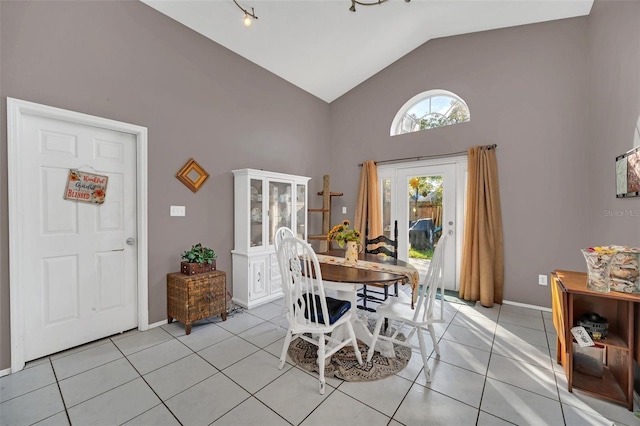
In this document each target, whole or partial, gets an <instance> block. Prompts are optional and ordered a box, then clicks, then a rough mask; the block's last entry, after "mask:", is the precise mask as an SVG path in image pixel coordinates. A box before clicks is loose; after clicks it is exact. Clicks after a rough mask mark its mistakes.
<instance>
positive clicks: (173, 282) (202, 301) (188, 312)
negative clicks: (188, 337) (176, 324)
mask: <svg viewBox="0 0 640 426" xmlns="http://www.w3.org/2000/svg"><path fill="white" fill-rule="evenodd" d="M226 300H227V299H226V274H225V273H224V272H222V271H213V272H209V273H206V274H198V275H194V276H189V277H187V276H186V275H184V274H179V273H171V274H168V275H167V314H168V315H167V316H168V322H169V323H171V322H172V321H173V320H174V319H176V320H178V321H180V322H182V323H183V324H184V325H185V330H186V333H187V334H189V333H190V332H191V324H192V323H193V322H195V321H198V320H201V319H204V318H209V317H212V316H216V315H221V316H222V319H223V320H226V319H227V307H226Z"/></svg>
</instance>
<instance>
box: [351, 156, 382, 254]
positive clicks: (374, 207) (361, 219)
mask: <svg viewBox="0 0 640 426" xmlns="http://www.w3.org/2000/svg"><path fill="white" fill-rule="evenodd" d="M367 221H369V235H370V236H374V237H377V236H378V235H382V215H381V213H380V189H379V185H378V167H377V166H376V163H374V162H373V161H365V162H364V163H362V170H361V171H360V187H359V188H358V201H357V204H356V215H355V223H354V224H353V226H354V227H355V228H356V229H357V230H358V231H360V235H361V236H362V243H363V244H364V237H365V228H366V224H367Z"/></svg>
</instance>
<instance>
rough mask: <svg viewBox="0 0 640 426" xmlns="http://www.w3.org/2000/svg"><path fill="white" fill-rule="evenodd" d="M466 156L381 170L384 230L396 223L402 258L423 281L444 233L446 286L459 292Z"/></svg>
mask: <svg viewBox="0 0 640 426" xmlns="http://www.w3.org/2000/svg"><path fill="white" fill-rule="evenodd" d="M466 173H467V159H466V156H465V157H455V158H447V159H441V160H429V161H420V162H412V163H402V164H393V165H388V166H385V165H380V166H378V177H379V179H380V189H381V202H382V206H381V208H382V218H383V229H384V230H385V233H388V234H390V233H391V230H392V229H393V223H394V221H395V220H397V221H398V239H399V241H398V258H399V259H401V260H404V261H406V262H409V263H411V264H413V265H414V266H415V267H416V268H417V269H418V271H419V272H420V276H421V278H422V277H423V275H424V273H425V272H426V270H427V268H428V266H429V263H430V259H431V257H432V255H433V250H434V248H435V246H436V245H437V244H438V241H439V239H440V238H441V237H442V236H443V235H447V236H448V240H449V241H448V243H447V249H446V251H445V277H444V278H445V288H446V289H448V290H457V289H458V281H459V277H460V256H461V247H462V231H463V229H464V227H463V218H464V197H465V189H466V188H465V187H466Z"/></svg>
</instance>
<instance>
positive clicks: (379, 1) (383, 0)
mask: <svg viewBox="0 0 640 426" xmlns="http://www.w3.org/2000/svg"><path fill="white" fill-rule="evenodd" d="M387 1H389V0H377V1H370V2H365V1H358V0H351V7H350V8H349V10H350V11H351V12H355V11H356V4H357V5H359V6H375V5H377V4H382V3H386V2H387ZM404 1H405V3H409V2H410V1H411V0H404Z"/></svg>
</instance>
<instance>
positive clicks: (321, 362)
mask: <svg viewBox="0 0 640 426" xmlns="http://www.w3.org/2000/svg"><path fill="white" fill-rule="evenodd" d="M324 343H325V342H324V334H320V336H319V339H318V373H319V374H320V395H324V388H325V379H324V357H325V356H324V354H325V347H324Z"/></svg>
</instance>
